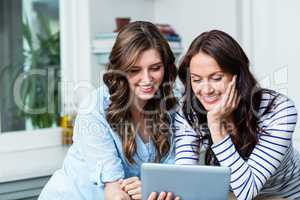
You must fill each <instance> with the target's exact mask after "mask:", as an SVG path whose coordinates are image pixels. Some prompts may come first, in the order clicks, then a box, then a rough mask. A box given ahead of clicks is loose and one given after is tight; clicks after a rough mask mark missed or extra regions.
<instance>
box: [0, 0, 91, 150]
mask: <svg viewBox="0 0 300 200" xmlns="http://www.w3.org/2000/svg"><path fill="white" fill-rule="evenodd" d="M89 4H90V2H89V1H69V0H1V1H0V45H1V48H0V91H1V95H0V122H2V123H1V124H0V153H1V152H12V151H20V150H27V149H28V150H29V149H37V148H44V147H50V146H57V145H60V144H61V130H60V128H59V127H58V128H54V127H51V128H37V129H35V130H32V128H33V127H32V124H31V122H30V124H31V126H28V127H26V126H27V125H26V123H29V122H28V120H27V119H26V117H24V115H23V116H22V115H21V116H20V115H18V113H16V112H17V111H18V109H19V108H18V105H16V104H15V105H14V104H13V103H12V101H11V99H13V98H14V97H12V96H13V92H12V91H13V90H9V89H7V88H8V87H9V86H8V85H9V84H8V83H9V81H12V80H13V81H15V80H16V78H15V79H12V78H11V77H12V76H10V75H7V73H12V72H5V74H6V75H4V71H5V70H4V69H6V70H7V69H10V70H7V71H13V70H15V69H17V70H16V72H18V73H17V74H20V71H21V70H23V72H25V75H26V73H27V75H29V76H31V78H33V79H34V78H35V80H38V78H41V77H46V78H48V74H50V77H53V76H52V75H53V71H55V70H46V73H45V70H44V71H42V72H41V71H39V70H37V71H35V72H32V71H31V72H32V73H31V74H30V71H29V72H28V67H27V68H26V66H27V64H28V63H26V61H25V60H26V59H25V56H24V55H23V53H24V51H25V49H26V42H24V38H23V37H22V34H23V32H22V31H21V30H22V20H23V13H24V12H27V11H26V9H27V8H32V9H34V8H36V7H43V8H44V9H45V10H47V11H43V12H42V13H43V15H44V16H47V19H49V20H50V21H51V23H50V24H51V29H52V31H53V32H55V30H57V29H59V31H60V38H59V39H60V41H59V43H60V45H59V46H60V70H58V74H60V75H61V76H60V77H59V76H57V77H59V79H60V82H58V85H57V86H58V87H57V88H56V89H58V93H57V95H58V96H61V98H60V97H59V98H58V99H61V105H63V106H61V112H62V113H65V112H67V110H66V108H68V109H69V110H71V111H76V106H77V105H78V102H79V101H81V100H82V99H83V98H84V97H85V96H86V93H88V91H90V90H91V89H93V88H94V86H93V85H92V84H91V80H92V78H91V77H92V72H91V62H92V58H91V38H92V36H91V34H90V32H91V30H90V10H89V8H90V7H89V6H90V5H89ZM33 5H36V6H33ZM58 8H59V9H58ZM39 11H41V10H39V9H38V8H37V9H36V11H34V10H30V13H31V15H30V16H32V17H33V18H30V19H28V21H29V23H35V24H37V22H36V21H35V22H34V21H30V20H36V18H35V15H36V12H39ZM47 13H49V15H47ZM28 15H29V13H28ZM58 16H59V17H58ZM25 22H26V21H25ZM4 23H8V25H6V26H4ZM20 24H21V26H20ZM58 24H59V26H58ZM37 30H39V31H40V29H37ZM8 31H10V32H9V33H8V34H4V33H6V32H8ZM12 33H13V34H12ZM37 33H39V32H37ZM13 35H18V40H14V39H12V38H13V37H14V36H13ZM16 37H17V36H15V37H14V38H16ZM10 43H13V45H15V46H18V48H16V47H13V46H12V45H10ZM24 43H25V44H24ZM8 48H9V49H8ZM4 49H5V51H3V50H4ZM13 49H14V50H15V51H12V50H13ZM17 53H18V54H17ZM17 55H18V56H17ZM12 56H15V57H12ZM11 57H12V58H11ZM16 57H21V58H20V60H19V61H18V62H19V63H18V65H15V64H13V66H19V67H18V68H8V67H6V66H7V60H9V61H11V62H12V61H15V60H16ZM4 58H5V59H6V60H5V62H4V61H3V59H4ZM20 63H21V64H20ZM26 70H27V71H26ZM59 71H60V72H59ZM48 72H50V73H48ZM55 72H57V71H55ZM45 74H47V76H46V75H45ZM17 76H18V75H17ZM19 77H20V79H18V80H19V81H20V82H22V76H19ZM46 78H45V79H46ZM50 80H51V79H50ZM10 85H11V84H10ZM10 87H11V86H10ZM4 89H5V90H6V94H8V95H4ZM22 89H23V88H21V90H22ZM60 90H61V91H60ZM87 90H88V91H87ZM22 91H23V90H22ZM50 91H51V90H50ZM48 97H49V98H50V100H51V98H52V99H53V93H52V95H49V96H45V97H44V98H48ZM4 99H5V100H4ZM7 101H10V102H9V103H10V104H12V105H13V106H11V107H12V108H10V110H9V109H8V106H7V104H8V103H7ZM5 103H6V104H5ZM50 103H52V102H50ZM47 106H48V105H47ZM46 108H47V109H48V107H46ZM14 109H15V110H14ZM49 109H50V110H51V109H52V108H51V107H50V108H49ZM7 113H9V114H7ZM8 117H10V119H8ZM11 120H13V121H14V122H15V123H12V122H10V121H11ZM8 124H12V125H8ZM3 127H4V128H3ZM7 127H10V128H7ZM30 127H31V128H30ZM9 130H10V131H9ZM16 130H19V131H16ZM21 130H23V131H21Z"/></svg>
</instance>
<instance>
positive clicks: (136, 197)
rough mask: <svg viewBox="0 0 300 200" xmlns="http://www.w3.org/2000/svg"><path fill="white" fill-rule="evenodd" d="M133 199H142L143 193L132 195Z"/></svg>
mask: <svg viewBox="0 0 300 200" xmlns="http://www.w3.org/2000/svg"><path fill="white" fill-rule="evenodd" d="M131 199H138V200H140V199H142V195H141V194H136V195H132V196H131Z"/></svg>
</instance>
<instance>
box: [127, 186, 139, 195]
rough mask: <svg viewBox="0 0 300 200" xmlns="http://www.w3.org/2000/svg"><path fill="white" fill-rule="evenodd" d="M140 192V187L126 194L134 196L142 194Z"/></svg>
mask: <svg viewBox="0 0 300 200" xmlns="http://www.w3.org/2000/svg"><path fill="white" fill-rule="evenodd" d="M141 191H142V189H141V187H138V188H135V189H133V190H129V191H128V192H127V193H128V194H129V195H136V194H141V193H142V192H141Z"/></svg>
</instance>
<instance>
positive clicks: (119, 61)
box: [103, 21, 177, 164]
mask: <svg viewBox="0 0 300 200" xmlns="http://www.w3.org/2000/svg"><path fill="white" fill-rule="evenodd" d="M150 49H155V50H156V51H157V52H158V53H159V55H160V57H161V59H162V62H163V65H164V77H163V82H162V84H161V86H160V88H159V90H158V92H157V94H155V96H154V97H153V98H152V99H150V100H148V101H147V103H146V105H145V106H144V108H143V110H144V111H148V112H144V118H145V119H146V120H147V119H148V120H149V121H151V126H149V127H148V126H147V127H148V128H147V132H148V133H151V138H152V140H153V143H154V145H155V147H156V150H157V156H156V159H155V161H156V162H159V161H160V159H161V158H162V157H164V156H165V155H166V154H167V153H168V151H169V149H170V141H169V138H170V135H169V129H168V127H170V123H171V120H170V118H169V115H168V111H169V110H171V109H173V108H174V106H175V105H176V99H175V97H174V96H173V93H172V87H173V82H174V81H175V78H176V75H177V69H176V66H175V64H174V63H175V58H174V55H173V53H172V51H171V49H170V47H169V44H168V43H167V41H166V40H165V39H164V37H163V36H162V35H161V33H160V32H159V30H158V29H157V27H156V26H155V25H154V24H152V23H150V22H143V21H137V22H133V23H130V24H128V25H127V26H125V27H124V28H123V29H122V30H121V31H120V32H119V34H118V36H117V39H116V42H115V44H114V46H113V49H112V51H111V54H110V56H109V63H108V69H107V72H106V73H105V74H104V76H103V80H104V83H105V84H106V86H107V87H108V90H109V93H110V100H111V103H110V105H109V108H108V112H107V116H106V119H107V121H108V123H109V124H110V125H111V127H112V128H113V129H114V130H115V131H116V133H118V134H119V136H120V138H121V140H122V143H123V151H124V154H125V156H126V158H127V160H128V161H129V163H131V164H133V163H134V162H135V161H134V159H133V155H134V154H135V153H136V149H137V146H136V142H135V139H136V134H137V127H135V126H134V124H133V121H132V116H131V112H130V111H129V106H128V103H129V102H131V101H130V98H131V97H132V92H131V91H130V87H129V83H128V80H127V76H126V74H127V72H128V71H129V70H130V68H131V67H132V65H133V64H134V63H135V62H136V61H137V59H138V58H139V56H140V55H141V53H143V52H144V51H146V50H150ZM152 111H154V112H152ZM150 127H151V128H150Z"/></svg>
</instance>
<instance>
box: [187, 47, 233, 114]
mask: <svg viewBox="0 0 300 200" xmlns="http://www.w3.org/2000/svg"><path fill="white" fill-rule="evenodd" d="M189 70H190V74H191V85H192V90H193V92H194V94H195V96H196V97H197V99H198V100H199V101H200V102H201V104H202V105H203V106H204V108H205V109H206V110H207V111H210V110H211V109H212V108H214V106H215V105H217V104H218V103H219V102H220V101H221V99H222V98H223V96H224V94H225V91H226V88H227V86H228V84H229V83H230V81H231V80H232V77H233V76H232V75H231V74H229V73H225V72H224V71H222V69H221V68H220V66H219V65H218V63H217V62H216V60H215V59H214V58H212V57H211V56H209V55H207V54H205V53H202V52H200V53H198V54H196V55H195V56H193V57H192V59H191V62H190V67H189Z"/></svg>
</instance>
